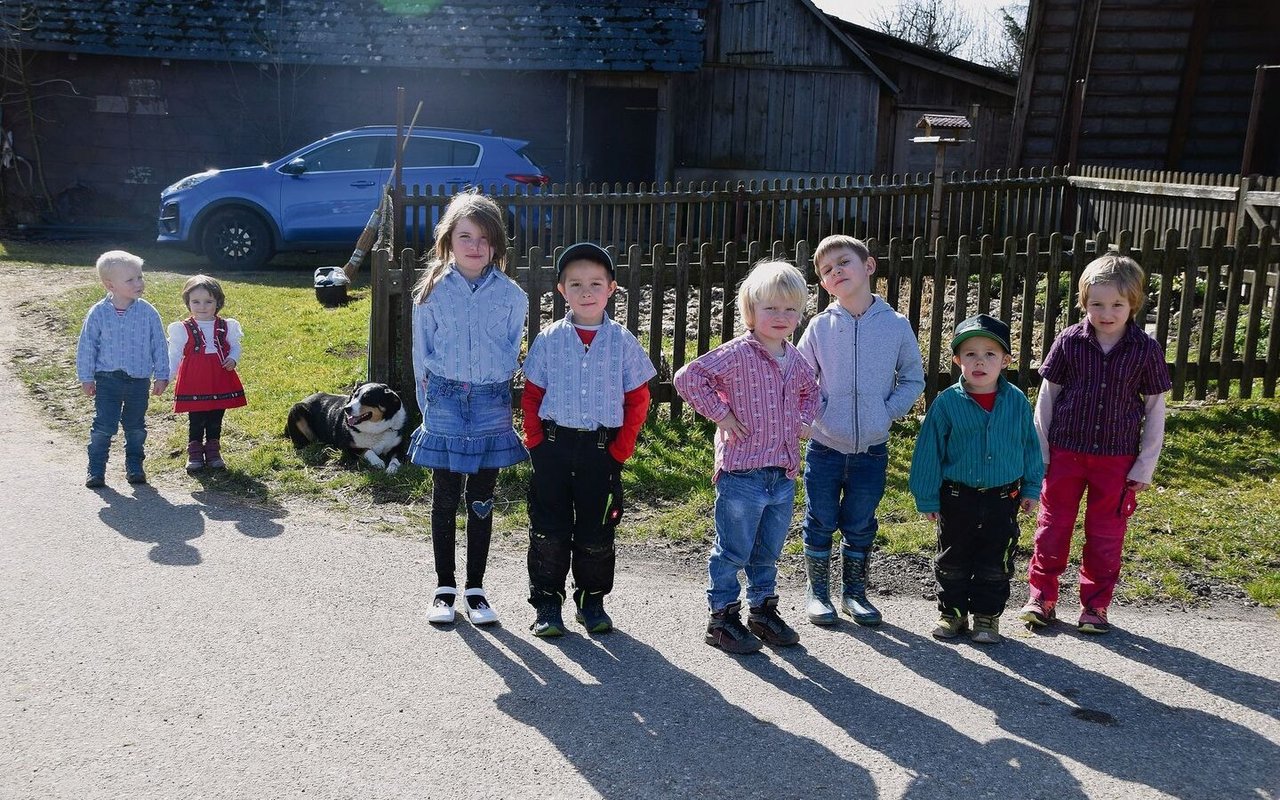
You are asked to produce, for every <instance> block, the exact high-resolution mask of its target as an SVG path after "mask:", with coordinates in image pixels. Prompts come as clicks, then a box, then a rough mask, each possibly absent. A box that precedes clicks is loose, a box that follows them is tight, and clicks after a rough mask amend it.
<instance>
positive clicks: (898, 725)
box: [747, 645, 1087, 800]
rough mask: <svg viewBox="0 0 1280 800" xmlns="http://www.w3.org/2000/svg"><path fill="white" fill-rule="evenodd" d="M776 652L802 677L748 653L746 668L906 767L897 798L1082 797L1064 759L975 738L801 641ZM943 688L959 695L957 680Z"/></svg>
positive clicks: (1011, 743)
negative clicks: (862, 680)
mask: <svg viewBox="0 0 1280 800" xmlns="http://www.w3.org/2000/svg"><path fill="white" fill-rule="evenodd" d="M775 653H776V654H777V656H778V657H779V658H781V659H782V660H783V661H786V662H787V663H788V664H790V665H791V666H792V667H794V668H795V670H796V671H797V672H799V673H800V677H796V676H795V675H792V674H790V673H788V672H787V671H786V670H784V669H783V668H782V667H781V666H779V665H778V664H777V663H776V662H775V661H772V660H769V659H752V660H751V661H750V662H747V663H748V667H747V668H748V669H750V671H751V672H753V673H754V674H756V675H758V676H759V677H760V678H761V679H763V680H766V681H768V682H769V683H772V684H773V685H774V686H776V687H778V689H780V690H782V691H784V692H786V693H788V694H790V695H793V696H795V697H797V698H799V699H801V700H803V701H805V702H806V703H808V704H809V705H810V706H812V707H813V708H814V710H816V711H817V712H818V713H819V714H821V715H822V716H824V717H826V718H827V719H828V720H830V721H831V722H832V723H833V724H835V725H837V726H839V727H840V728H843V729H844V731H845V732H846V733H848V734H849V736H850V737H851V738H853V739H855V740H857V741H859V742H861V743H863V744H864V745H866V746H867V747H869V748H872V749H873V750H876V751H878V752H880V753H882V754H883V755H884V756H885V757H886V758H889V759H890V760H892V761H893V762H894V763H896V764H898V765H899V766H901V767H902V768H904V769H906V770H908V771H910V772H911V773H912V774H913V776H914V777H913V778H912V781H911V785H910V786H909V787H908V789H907V791H906V793H905V794H904V795H903V797H908V798H948V799H949V798H955V797H963V796H966V795H972V793H973V791H975V790H976V789H977V787H982V791H984V792H994V793H995V794H997V795H999V796H1005V797H1018V796H1021V797H1041V796H1044V797H1054V798H1063V800H1071V799H1072V798H1081V800H1083V798H1085V797H1086V796H1087V795H1086V794H1085V793H1084V791H1083V789H1082V788H1081V787H1080V784H1079V782H1078V781H1077V780H1076V778H1075V777H1074V776H1072V775H1071V773H1070V772H1068V771H1067V769H1066V768H1065V767H1064V766H1063V765H1062V763H1061V762H1060V761H1059V760H1058V759H1056V758H1054V757H1053V756H1052V755H1050V754H1048V753H1045V752H1044V751H1042V750H1037V749H1036V748H1034V747H1029V746H1028V745H1026V744H1023V743H1022V742H1019V741H1016V740H1014V739H1010V738H997V739H991V740H988V741H980V740H978V739H974V738H972V737H971V736H968V735H966V734H964V733H961V732H960V731H957V730H956V729H955V728H954V727H952V726H951V725H950V724H948V723H946V722H944V721H942V720H939V719H936V718H935V717H932V716H930V715H929V714H926V713H924V712H923V711H921V710H919V709H916V708H913V707H911V706H908V705H905V704H903V703H900V702H898V701H896V700H892V699H890V698H888V697H885V696H884V695H881V694H877V693H876V692H874V691H872V690H871V689H868V688H867V687H865V686H862V685H860V684H858V683H857V682H856V681H855V680H853V679H852V678H850V677H848V676H847V675H845V674H844V673H842V672H839V671H838V670H836V669H834V668H833V667H831V666H830V665H828V664H826V663H825V662H823V661H822V660H820V659H818V658H815V657H814V656H813V655H811V654H810V653H809V651H808V650H806V649H805V648H804V646H803V645H801V646H797V647H787V648H781V649H778V650H776V651H775ZM943 686H944V687H946V688H950V689H952V690H953V691H958V692H960V693H961V694H964V692H963V691H961V689H960V688H959V687H958V686H956V685H955V681H950V682H948V683H946V684H943ZM984 796H985V795H984Z"/></svg>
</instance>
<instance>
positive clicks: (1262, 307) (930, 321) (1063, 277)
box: [369, 227, 1280, 411]
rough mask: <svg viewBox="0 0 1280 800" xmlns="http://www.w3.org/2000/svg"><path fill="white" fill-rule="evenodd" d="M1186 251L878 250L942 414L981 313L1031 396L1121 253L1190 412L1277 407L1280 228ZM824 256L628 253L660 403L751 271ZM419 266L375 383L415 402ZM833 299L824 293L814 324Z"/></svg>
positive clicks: (546, 278)
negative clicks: (1203, 406)
mask: <svg viewBox="0 0 1280 800" xmlns="http://www.w3.org/2000/svg"><path fill="white" fill-rule="evenodd" d="M1182 238H1183V236H1182V234H1181V232H1179V231H1175V230H1170V231H1165V232H1158V231H1155V230H1152V229H1148V230H1145V231H1143V232H1141V234H1140V235H1137V236H1135V235H1133V234H1132V233H1130V232H1128V231H1123V232H1121V233H1120V235H1119V236H1118V237H1114V238H1113V237H1112V236H1111V235H1109V234H1108V233H1106V232H1101V233H1099V234H1098V235H1097V236H1096V237H1093V238H1086V237H1085V236H1084V234H1082V233H1077V234H1075V235H1074V236H1065V237H1064V236H1062V235H1061V234H1058V233H1053V234H1052V235H1050V236H1047V237H1042V236H1039V235H1037V234H1031V235H1029V236H1027V237H1025V238H1023V239H1017V238H1014V237H1007V238H1005V239H1003V240H1001V239H997V238H996V237H992V236H983V237H981V238H979V239H974V238H970V237H967V236H964V237H960V238H959V239H957V240H955V241H954V243H952V242H949V241H948V240H947V239H946V238H940V239H938V240H937V241H936V242H933V243H932V246H930V244H929V243H927V242H926V241H925V240H924V239H922V238H915V239H913V240H901V239H892V240H889V241H887V242H880V241H876V240H871V241H869V242H868V245H869V247H870V248H871V249H872V252H873V253H874V254H876V256H877V258H878V261H879V266H878V268H877V270H876V273H875V276H874V288H875V291H876V292H877V293H878V294H880V295H881V296H883V297H884V298H885V299H886V300H887V301H888V302H889V303H890V304H892V305H893V306H894V307H895V308H897V309H898V310H899V311H900V312H901V313H902V314H904V315H905V316H906V317H907V319H908V320H909V321H910V323H911V325H912V328H913V329H914V330H915V331H916V333H917V335H918V337H919V339H920V342H921V357H922V359H923V361H924V364H925V365H926V381H927V384H926V387H927V388H926V392H925V396H926V401H929V400H932V398H933V397H934V396H935V395H936V394H937V392H938V391H940V390H941V389H943V388H945V387H946V386H947V385H949V384H950V383H951V382H952V381H954V379H955V372H954V370H953V369H952V368H951V365H950V358H949V356H950V353H949V351H948V349H947V342H948V341H949V339H950V336H951V332H952V331H953V330H954V329H955V326H956V325H957V324H958V323H959V322H960V320H962V319H965V318H966V317H968V316H971V315H973V314H976V313H980V312H985V313H990V314H994V315H997V316H999V317H1000V318H1002V319H1004V320H1006V321H1007V322H1009V323H1010V327H1011V328H1012V331H1013V337H1012V339H1013V343H1014V350H1015V352H1014V353H1013V355H1014V362H1013V365H1012V366H1011V367H1010V369H1009V371H1008V377H1009V379H1010V380H1011V381H1013V382H1014V383H1015V384H1017V385H1018V386H1020V387H1022V388H1024V389H1029V388H1031V387H1033V386H1036V385H1037V384H1038V383H1039V376H1038V374H1037V373H1036V369H1037V367H1038V366H1039V364H1040V363H1041V361H1042V360H1043V359H1044V357H1045V355H1046V354H1047V352H1048V349H1049V346H1050V344H1051V343H1052V342H1053V339H1054V337H1055V336H1056V335H1057V334H1058V333H1059V332H1061V330H1062V329H1063V328H1065V327H1066V326H1068V325H1070V324H1073V323H1075V322H1077V321H1079V319H1080V311H1079V307H1078V294H1077V284H1078V280H1079V276H1080V274H1081V273H1082V272H1083V270H1084V268H1085V266H1086V265H1087V264H1088V262H1089V261H1090V260H1092V259H1093V258H1094V257H1095V256H1096V255H1097V254H1098V253H1106V252H1119V253H1124V254H1128V255H1132V256H1133V257H1134V258H1136V259H1138V260H1139V263H1141V264H1142V265H1143V267H1144V268H1145V269H1146V271H1147V275H1148V298H1149V302H1148V304H1147V307H1146V308H1145V309H1144V314H1143V317H1142V319H1141V322H1142V324H1143V325H1144V327H1145V328H1146V329H1147V331H1148V332H1149V333H1151V334H1152V335H1153V336H1154V337H1155V338H1156V339H1157V341H1159V342H1161V343H1162V344H1163V345H1164V346H1165V348H1166V352H1167V361H1168V366H1169V370H1170V374H1171V375H1172V377H1173V381H1174V384H1173V392H1172V397H1173V399H1174V400H1183V399H1188V398H1194V399H1196V400H1204V399H1206V398H1207V397H1209V395H1210V394H1213V395H1214V396H1215V397H1218V398H1222V397H1227V396H1229V395H1233V394H1234V395H1237V396H1239V397H1243V398H1248V397H1251V396H1252V395H1253V393H1254V392H1255V391H1261V393H1262V394H1263V396H1265V397H1274V396H1275V391H1276V383H1277V378H1278V373H1280V326H1277V325H1276V324H1275V320H1276V319H1277V314H1278V312H1280V243H1277V242H1276V241H1275V235H1274V231H1273V229H1272V228H1270V227H1267V228H1264V229H1263V231H1262V232H1261V235H1260V236H1259V238H1258V241H1257V242H1256V243H1251V242H1250V240H1249V237H1248V236H1247V235H1246V234H1245V233H1243V232H1242V233H1240V234H1237V235H1236V236H1235V237H1230V238H1229V237H1228V233H1227V231H1226V230H1225V229H1222V228H1217V229H1214V230H1213V231H1210V232H1208V233H1207V234H1205V233H1202V231H1201V230H1200V229H1194V230H1191V231H1189V232H1188V233H1187V234H1186V236H1185V238H1186V240H1187V241H1188V244H1186V245H1179V244H1178V242H1179V241H1180V240H1181V239H1182ZM611 249H612V248H611ZM810 252H811V245H810V243H809V242H806V241H801V242H799V243H797V244H796V245H795V247H793V248H787V247H785V246H784V245H783V244H782V243H781V242H775V243H773V244H772V245H771V246H769V245H766V244H765V243H762V242H759V241H753V242H750V243H748V244H747V245H746V246H745V247H740V246H739V245H738V244H736V243H733V242H729V243H725V244H723V245H722V246H720V247H716V246H714V245H713V244H711V243H705V244H703V245H701V246H700V247H694V246H690V245H688V244H680V245H679V246H677V247H675V248H672V249H668V248H666V247H664V246H661V245H659V246H656V247H654V248H652V249H650V250H643V249H641V248H640V247H639V246H632V247H630V248H628V249H627V250H626V251H625V252H624V253H620V254H619V253H616V252H615V259H616V261H617V263H618V282H619V285H620V287H621V289H620V291H619V293H618V294H617V295H615V297H614V298H613V301H612V304H613V308H612V312H613V315H614V317H615V318H617V319H619V320H621V321H625V324H626V326H627V327H628V329H629V330H631V331H632V332H633V333H635V334H636V336H637V337H638V338H640V340H641V342H642V343H643V344H644V345H645V346H646V348H647V349H648V351H649V354H650V357H651V358H652V359H653V361H654V363H655V365H656V366H657V367H658V376H657V377H656V378H655V380H654V384H653V397H654V401H655V402H657V403H671V404H674V406H673V407H674V409H675V410H677V411H678V410H679V408H680V406H679V403H678V398H677V397H676V396H675V394H674V392H673V391H672V388H671V377H672V375H673V374H674V372H675V371H676V370H678V369H679V368H680V366H681V365H683V364H684V363H687V361H688V360H690V359H692V358H694V357H696V356H697V355H700V354H702V353H704V352H706V351H707V350H709V349H710V348H712V347H714V346H716V345H718V344H720V343H721V342H723V341H726V340H728V339H730V338H732V337H733V336H735V335H738V334H740V333H742V332H743V327H742V324H741V321H740V320H738V319H737V318H736V308H735V305H734V302H733V296H734V287H736V286H737V285H738V283H739V281H741V279H742V278H743V277H744V276H745V275H746V273H747V271H748V269H749V268H750V265H751V264H754V263H755V262H756V261H758V260H759V259H760V258H761V257H762V256H765V255H771V256H772V257H775V258H785V259H788V260H791V261H792V262H793V263H796V264H799V265H800V266H801V267H802V269H803V271H804V272H805V273H806V275H807V276H808V279H809V282H810V284H811V285H815V286H816V283H817V282H816V277H815V276H814V274H813V269H812V264H811V263H810V258H809V254H810ZM555 256H556V252H555V251H545V252H544V251H543V250H541V249H540V248H533V249H531V250H530V251H528V253H526V255H525V258H524V259H523V260H524V263H525V266H523V267H520V268H517V269H515V270H513V271H512V272H511V274H512V276H513V277H514V278H515V280H516V281H517V282H519V283H520V284H521V285H522V286H524V287H525V288H526V290H527V291H529V293H530V302H529V310H530V318H529V326H528V336H529V340H530V341H532V339H533V338H534V337H536V336H537V335H538V332H539V331H540V330H541V329H542V328H543V327H545V326H546V325H547V324H549V323H550V322H551V320H552V319H555V318H558V317H559V316H561V315H563V313H564V306H563V302H561V301H559V296H558V295H557V294H555V293H554V282H555V273H554V258H555ZM417 265H418V257H417V253H416V252H415V251H413V250H410V249H406V250H404V251H402V253H401V254H400V256H399V258H398V259H397V258H393V257H392V254H391V251H390V250H387V249H383V250H382V251H381V252H380V253H377V254H375V257H374V272H375V274H374V277H373V288H374V294H375V297H374V300H373V307H372V312H373V315H374V317H373V320H372V324H371V326H370V330H371V337H372V338H371V341H370V357H369V364H370V378H371V379H374V380H380V381H385V382H388V383H391V384H392V385H393V386H397V387H398V388H401V389H406V388H407V387H410V386H412V383H413V379H412V374H413V371H412V364H411V363H410V361H409V351H410V348H409V347H408V346H407V343H408V341H409V337H410V336H411V331H410V328H409V318H410V308H411V306H410V302H411V301H410V299H409V298H408V296H407V294H406V293H405V292H404V291H403V288H402V287H405V286H412V284H413V282H414V279H415V277H416V275H415V273H416V270H417V268H418V267H417ZM1188 287H1191V289H1190V290H1188ZM548 294H550V295H551V298H553V302H551V303H550V304H548V303H547V302H546V299H547V295H548ZM829 300H830V298H829V297H827V296H826V294H825V292H822V291H821V290H820V289H818V290H816V291H815V296H814V298H813V301H812V303H811V306H810V308H809V311H810V313H816V312H817V311H818V310H820V309H821V308H823V307H825V305H826V304H827V302H829ZM548 305H550V308H549V309H547V308H546V307H547V306H548ZM717 307H718V308H717ZM548 310H549V311H550V313H547V311H548ZM383 315H386V318H385V319H384V318H383ZM799 333H800V331H797V336H798V335H799ZM404 394H406V396H411V395H412V392H404Z"/></svg>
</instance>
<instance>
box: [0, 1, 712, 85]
mask: <svg viewBox="0 0 1280 800" xmlns="http://www.w3.org/2000/svg"><path fill="white" fill-rule="evenodd" d="M13 5H14V4H0V22H3V23H8V24H7V25H6V27H9V29H10V30H11V31H12V30H15V28H14V27H13V23H14V20H13V19H11V17H13V15H14V14H15V13H17V9H13ZM21 5H22V6H24V8H25V9H26V10H27V11H28V12H33V13H34V15H35V16H34V17H33V18H34V19H35V23H34V24H33V25H30V26H29V27H27V28H26V29H24V30H21V31H20V32H18V33H17V39H18V42H19V44H20V45H21V46H22V47H25V48H27V49H30V50H57V51H66V52H80V53H94V54H102V55H122V56H145V57H153V58H174V59H194V60H217V61H251V62H261V61H269V62H278V63H305V64H349V65H359V66H387V67H464V68H472V69H485V68H489V69H526V70H527V69H544V70H567V69H589V70H627V71H647V70H661V71H671V72H682V71H692V70H695V69H697V68H698V66H699V65H700V64H701V62H702V46H703V20H702V11H703V10H704V9H705V7H706V0H645V1H644V2H640V0H595V1H594V2H587V3H571V2H536V3H504V2H498V1H497V0H453V2H442V1H441V0H185V1H179V0H27V2H25V3H23V4H21Z"/></svg>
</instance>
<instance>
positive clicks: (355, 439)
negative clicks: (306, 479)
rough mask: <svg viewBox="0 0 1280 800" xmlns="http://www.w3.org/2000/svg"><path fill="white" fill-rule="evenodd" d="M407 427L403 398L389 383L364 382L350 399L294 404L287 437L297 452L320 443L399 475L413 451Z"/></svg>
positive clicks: (329, 397)
mask: <svg viewBox="0 0 1280 800" xmlns="http://www.w3.org/2000/svg"><path fill="white" fill-rule="evenodd" d="M404 422H405V411H404V404H403V403H401V402H400V395H398V394H396V393H395V392H394V391H392V390H391V387H389V386H387V385H386V384H385V383H362V384H360V385H358V386H356V388H355V389H353V390H352V391H351V395H350V396H348V397H343V396H341V395H337V394H324V393H323V392H317V393H315V394H313V395H311V396H310V397H308V398H307V399H306V400H303V401H302V402H300V403H294V404H293V408H291V409H290V410H289V419H288V421H287V422H286V423H285V426H284V434H285V436H288V437H289V438H290V439H292V440H293V446H294V447H299V448H301V447H306V446H307V445H308V444H310V443H311V442H320V443H322V444H327V445H331V446H333V447H336V448H338V449H339V450H341V451H342V453H343V455H344V456H347V455H350V456H356V457H363V458H364V460H365V461H367V462H369V464H370V465H371V466H373V467H374V468H376V469H385V470H386V471H387V472H388V473H390V474H395V472H396V470H398V469H400V461H401V459H403V458H404V456H405V451H406V450H407V449H408V446H409V441H408V439H407V438H406V437H405V435H404Z"/></svg>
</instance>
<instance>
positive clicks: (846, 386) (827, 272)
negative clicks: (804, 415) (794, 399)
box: [799, 236, 924, 625]
mask: <svg viewBox="0 0 1280 800" xmlns="http://www.w3.org/2000/svg"><path fill="white" fill-rule="evenodd" d="M813 266H814V269H815V270H816V271H817V273H818V280H819V281H820V282H821V284H822V287H823V288H824V289H826V290H827V291H828V292H829V293H830V294H831V296H832V299H833V300H834V301H835V302H833V303H831V304H830V305H828V306H827V308H826V309H825V310H824V311H822V312H821V313H819V314H818V315H817V316H816V317H814V318H813V320H812V321H811V322H810V323H809V327H808V328H806V329H805V332H804V335H803V336H802V337H801V338H800V344H799V349H800V353H801V354H802V355H803V356H804V357H805V359H806V360H808V362H809V364H810V365H811V366H812V367H813V371H814V372H815V373H816V374H817V376H818V386H819V388H821V390H822V398H823V401H824V408H823V410H822V413H821V414H820V415H819V416H818V418H817V419H816V420H815V421H814V423H813V428H812V431H811V439H812V440H811V441H810V442H809V449H808V452H807V453H806V455H805V468H804V487H805V496H806V498H807V505H806V509H805V519H804V555H805V568H806V572H807V574H808V578H809V597H808V602H807V603H806V606H805V612H806V614H807V615H808V617H809V621H810V622H812V623H814V624H815V625H830V624H832V623H834V622H835V621H836V611H835V608H834V607H833V605H832V603H831V597H830V585H831V541H832V534H834V533H835V531H836V529H837V528H838V529H839V530H840V539H841V548H840V549H841V553H842V591H841V602H840V607H841V609H842V610H843V611H844V612H845V613H846V614H848V615H849V616H851V617H853V620H854V622H857V623H858V624H859V625H879V624H880V620H881V616H880V611H879V610H878V609H877V608H876V607H875V606H874V605H872V604H871V602H870V601H868V600H867V593H866V592H867V570H868V564H869V561H870V555H871V545H872V543H873V542H874V541H875V538H876V530H877V528H878V527H879V526H878V523H877V522H876V507H877V506H878V505H879V504H880V498H881V497H882V496H883V495H884V487H885V475H886V473H887V471H888V466H889V448H888V441H889V426H890V424H892V422H893V421H894V420H895V419H898V418H900V417H903V416H906V414H907V412H909V411H910V410H911V407H912V406H913V405H915V402H916V399H917V398H918V397H920V393H921V392H923V391H924V368H923V365H922V363H921V359H920V345H919V343H918V342H917V341H916V335H915V331H913V330H912V329H911V323H909V322H908V321H907V318H906V317H904V316H903V315H901V314H899V313H898V312H897V311H895V310H894V309H893V308H892V307H891V306H890V305H889V304H888V303H886V302H885V301H884V300H883V299H881V298H880V297H879V296H877V295H875V294H872V292H871V276H872V274H874V273H875V271H876V260H875V259H874V258H872V257H871V253H870V252H869V251H868V250H867V246H866V245H865V244H863V243H862V242H861V241H859V240H858V239H855V238H853V237H852V236H828V237H827V238H825V239H823V240H822V241H821V242H819V243H818V246H817V248H816V249H815V250H814V251H813Z"/></svg>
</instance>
